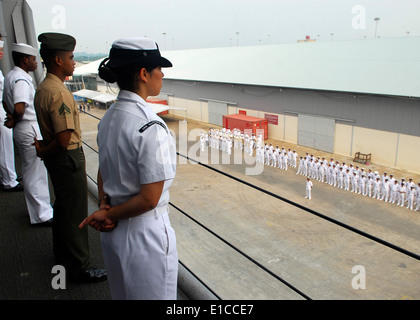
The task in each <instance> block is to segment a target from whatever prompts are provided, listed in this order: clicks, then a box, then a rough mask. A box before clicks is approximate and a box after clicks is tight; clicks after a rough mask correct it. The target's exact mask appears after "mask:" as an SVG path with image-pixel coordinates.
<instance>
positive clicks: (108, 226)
mask: <svg viewBox="0 0 420 320" xmlns="http://www.w3.org/2000/svg"><path fill="white" fill-rule="evenodd" d="M109 209H111V206H110V205H109V204H103V205H101V206H100V207H99V210H97V211H95V212H94V213H92V214H91V215H90V216H89V217H87V218H86V219H84V220H83V221H82V222H81V223H80V225H79V228H80V229H82V228H83V227H85V226H87V225H90V226H91V227H92V228H93V229H95V230H97V231H100V232H109V231H112V230H114V228H115V227H116V226H117V222H116V221H113V220H112V219H110V218H109V217H108V213H109Z"/></svg>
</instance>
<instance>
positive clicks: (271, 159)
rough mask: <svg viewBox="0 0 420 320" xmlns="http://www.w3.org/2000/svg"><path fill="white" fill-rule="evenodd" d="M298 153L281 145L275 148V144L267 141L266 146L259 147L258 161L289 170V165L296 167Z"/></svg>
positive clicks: (257, 152)
mask: <svg viewBox="0 0 420 320" xmlns="http://www.w3.org/2000/svg"><path fill="white" fill-rule="evenodd" d="M297 157H298V154H297V152H296V150H293V151H292V150H291V149H288V151H286V149H285V148H284V147H282V148H281V149H280V148H279V146H276V147H275V148H274V146H273V144H271V143H270V144H269V145H268V144H267V143H265V145H264V146H262V147H259V148H257V151H256V161H257V162H261V163H264V164H265V165H271V166H272V167H277V168H279V169H283V170H287V167H288V166H292V167H294V168H296V165H297Z"/></svg>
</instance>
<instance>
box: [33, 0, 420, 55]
mask: <svg viewBox="0 0 420 320" xmlns="http://www.w3.org/2000/svg"><path fill="white" fill-rule="evenodd" d="M27 2H28V4H29V5H30V7H31V8H32V11H33V15H34V20H35V28H36V32H37V33H38V34H39V33H42V32H46V31H54V32H63V33H68V34H71V35H73V36H74V37H75V38H76V39H77V47H76V50H75V51H87V52H91V53H97V52H108V50H109V46H110V44H111V43H112V42H113V41H114V40H115V39H118V38H121V37H129V36H147V37H150V38H152V39H154V40H155V41H156V42H158V43H159V46H160V48H161V50H165V49H166V50H174V49H175V50H180V49H193V48H207V47H223V46H231V45H232V46H236V45H239V46H249V45H267V44H278V43H293V42H296V41H297V40H298V39H304V38H305V36H306V35H308V36H310V37H311V38H313V39H318V41H331V39H333V40H334V41H337V40H352V39H363V38H364V37H368V38H373V37H374V36H375V30H376V32H377V36H379V37H405V36H407V31H408V32H409V36H420V19H419V17H420V1H419V0H359V1H358V0H149V1H144V0H96V1H88V0H83V1H82V0H72V1H65V2H64V1H62V2H60V1H57V0H27ZM376 17H378V18H380V20H379V21H378V22H377V23H376V22H375V21H374V19H375V18H376ZM376 26H377V28H376ZM237 32H239V35H238V34H237ZM164 33H165V34H164ZM332 33H333V35H331V34H332Z"/></svg>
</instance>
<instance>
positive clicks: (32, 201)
mask: <svg viewBox="0 0 420 320" xmlns="http://www.w3.org/2000/svg"><path fill="white" fill-rule="evenodd" d="M35 137H36V138H37V139H42V136H41V134H40V131H39V127H38V123H37V122H36V121H26V120H22V121H19V122H18V123H17V124H16V126H15V128H13V138H14V141H15V144H16V146H17V148H18V150H19V153H20V156H21V157H22V176H23V186H24V192H25V200H26V206H27V208H28V213H29V218H30V221H31V223H32V224H35V223H41V222H45V221H47V220H49V219H51V218H52V217H53V209H52V207H51V204H50V191H49V187H48V174H47V169H46V168H45V165H44V163H43V162H42V161H41V159H40V158H38V157H37V155H36V150H35V146H33V145H32V143H33V142H34V138H35Z"/></svg>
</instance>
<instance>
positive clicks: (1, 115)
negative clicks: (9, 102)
mask: <svg viewBox="0 0 420 320" xmlns="http://www.w3.org/2000/svg"><path fill="white" fill-rule="evenodd" d="M3 85H4V76H3V73H2V72H1V70H0V120H3V119H4V118H5V117H6V111H4V108H3V103H2V101H3Z"/></svg>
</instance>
